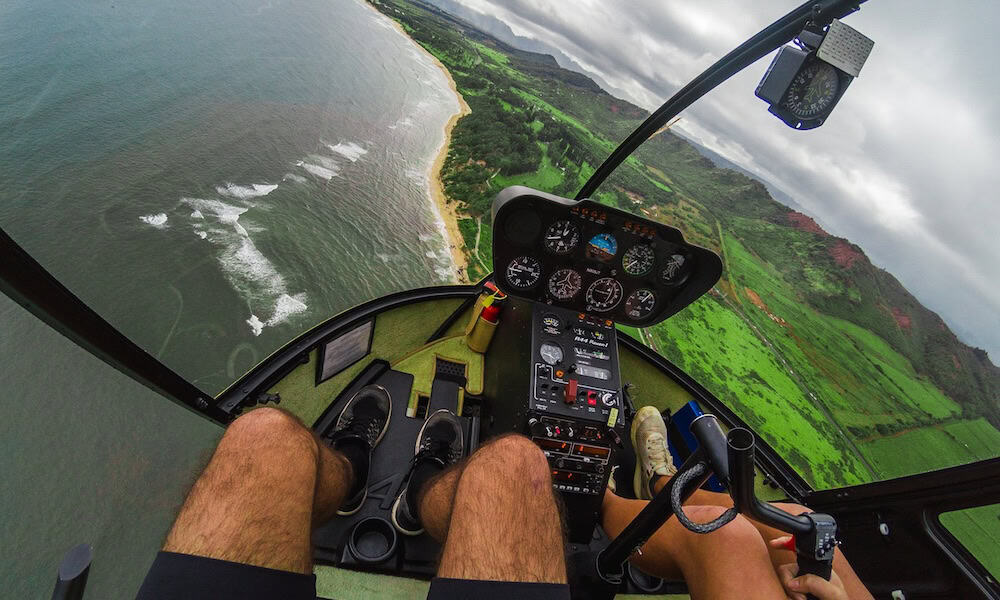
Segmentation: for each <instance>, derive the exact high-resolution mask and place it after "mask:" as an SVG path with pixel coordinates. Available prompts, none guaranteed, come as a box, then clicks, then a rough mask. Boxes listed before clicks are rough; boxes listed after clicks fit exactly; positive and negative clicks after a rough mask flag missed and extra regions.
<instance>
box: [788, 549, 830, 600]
mask: <svg viewBox="0 0 1000 600" xmlns="http://www.w3.org/2000/svg"><path fill="white" fill-rule="evenodd" d="M795 558H796V559H797V561H796V562H798V565H799V572H798V574H797V575H796V577H801V576H802V575H807V574H812V575H818V576H820V577H822V578H823V579H826V580H827V581H830V576H831V574H832V573H833V560H829V561H827V560H816V559H813V558H810V557H809V556H805V555H802V554H796V557H795ZM806 600H819V598H817V597H816V596H813V595H812V594H806Z"/></svg>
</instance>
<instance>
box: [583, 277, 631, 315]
mask: <svg viewBox="0 0 1000 600" xmlns="http://www.w3.org/2000/svg"><path fill="white" fill-rule="evenodd" d="M622 293H623V290H622V284H620V283H618V280H617V279H615V278H614V277H602V278H601V279H598V280H597V281H595V282H594V283H592V284H590V287H589V288H587V308H588V309H589V310H593V311H596V312H607V311H609V310H611V309H612V308H614V307H616V306H618V303H619V302H621V300H622Z"/></svg>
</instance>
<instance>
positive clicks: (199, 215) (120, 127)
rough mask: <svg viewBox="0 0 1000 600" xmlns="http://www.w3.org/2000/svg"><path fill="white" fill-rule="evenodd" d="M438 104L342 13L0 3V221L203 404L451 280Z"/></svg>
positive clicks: (311, 6) (389, 31)
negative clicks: (342, 316) (434, 198)
mask: <svg viewBox="0 0 1000 600" xmlns="http://www.w3.org/2000/svg"><path fill="white" fill-rule="evenodd" d="M457 110H458V104H457V100H456V99H455V97H454V95H453V93H452V92H451V91H450V90H449V89H448V86H447V80H446V79H445V76H444V75H443V74H442V73H441V72H440V71H439V70H438V69H437V68H436V67H435V65H434V64H433V63H432V62H431V61H430V59H429V58H428V57H427V56H426V55H424V54H423V53H422V52H421V51H420V50H419V49H418V47H417V46H416V45H415V44H414V43H413V42H412V41H410V40H409V39H407V38H406V37H405V36H403V35H402V34H400V33H399V32H398V31H396V30H395V29H394V28H393V27H392V25H391V23H390V22H389V21H388V19H386V18H385V17H383V16H381V15H379V14H378V13H376V12H375V11H374V10H372V9H370V8H369V7H367V6H365V5H364V4H362V3H361V2H360V1H358V0H304V1H297V2H292V1H290V0H286V1H282V0H262V1H261V0H224V1H221V2H208V3H206V2H194V1H191V0H180V1H179V2H169V3H162V2H153V1H151V0H138V1H132V2H116V1H115V0H106V1H101V2H96V1H77V0H73V1H70V0H41V1H39V0H8V1H7V2H5V3H3V5H2V6H0V226H2V227H3V228H4V229H5V230H6V231H7V232H8V233H10V234H11V235H12V236H13V237H14V238H15V239H16V240H18V242H19V243H21V244H22V245H23V246H24V247H25V248H26V249H27V250H28V251H29V252H31V253H32V254H33V255H34V256H35V257H36V258H38V259H39V260H40V261H41V262H42V264H43V265H45V266H46V267H47V268H48V269H50V270H51V271H52V272H53V273H54V274H55V275H56V276H57V277H59V278H60V279H61V280H62V281H63V282H64V283H66V284H67V285H68V286H69V287H70V289H72V290H73V291H74V292H75V293H77V294H78V295H79V296H81V297H82V298H83V299H84V300H85V301H86V302H87V303H89V304H90V305H92V306H93V307H95V308H96V309H97V310H98V311H99V312H100V313H101V314H102V315H103V316H104V317H105V318H107V319H108V320H109V321H111V322H112V323H113V324H114V325H116V326H117V327H119V328H120V329H121V330H122V331H124V332H125V333H126V334H128V335H129V336H130V337H131V338H132V339H133V340H135V341H136V342H137V343H139V344H140V345H141V346H143V347H144V348H146V349H147V350H149V351H150V352H151V353H153V354H154V355H156V356H157V357H159V358H160V359H161V360H163V361H164V362H165V363H167V364H168V365H169V366H171V367H172V368H174V369H175V370H177V371H178V372H179V373H181V374H182V375H183V376H185V377H187V378H189V379H190V380H192V381H194V382H195V383H196V384H198V385H199V386H201V387H202V389H204V390H206V391H207V392H209V393H213V394H214V393H217V392H218V391H220V390H221V389H223V388H224V387H225V386H226V385H228V384H229V383H231V382H232V381H233V380H234V379H235V378H236V377H238V376H239V375H241V374H242V373H244V372H245V371H246V370H247V369H248V368H250V367H251V366H253V365H254V364H256V363H257V362H258V361H259V360H260V359H262V358H264V357H265V356H267V355H268V354H269V353H270V352H272V351H273V350H274V349H275V348H277V347H278V346H280V345H281V344H283V343H284V342H286V341H288V340H289V339H291V338H293V337H294V336H295V335H297V334H298V333H300V332H302V331H304V330H305V329H307V328H309V327H310V326H312V325H314V324H316V323H318V322H320V321H322V320H324V319H325V318H327V317H329V316H331V315H334V314H336V313H338V312H340V311H342V310H344V309H347V308H349V307H351V306H354V305H356V304H358V303H360V302H363V301H365V300H369V299H372V298H375V297H378V296H381V295H384V294H386V293H389V292H392V291H396V290H400V289H407V288H412V287H418V286H427V285H434V284H439V283H445V282H449V281H451V278H452V265H451V258H450V254H449V252H448V248H447V244H446V243H445V238H444V236H443V235H442V230H441V226H440V223H439V222H438V220H437V219H436V218H435V214H434V212H433V210H432V205H431V202H430V199H429V197H428V195H427V172H428V168H429V166H430V163H431V162H432V160H433V155H434V154H435V151H436V149H437V148H439V147H440V145H441V143H442V142H443V137H444V134H443V125H444V123H445V121H446V120H447V119H448V117H449V116H450V115H451V114H453V113H454V112H457Z"/></svg>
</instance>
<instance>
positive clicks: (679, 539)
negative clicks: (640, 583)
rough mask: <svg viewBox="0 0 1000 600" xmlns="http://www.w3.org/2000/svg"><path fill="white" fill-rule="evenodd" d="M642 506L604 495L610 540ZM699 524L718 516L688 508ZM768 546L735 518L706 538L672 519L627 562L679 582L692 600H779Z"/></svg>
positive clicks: (716, 511) (604, 522)
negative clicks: (705, 599)
mask: <svg viewBox="0 0 1000 600" xmlns="http://www.w3.org/2000/svg"><path fill="white" fill-rule="evenodd" d="M646 504H647V501H645V500H627V499H625V498H621V497H619V496H616V495H614V494H613V493H611V492H610V491H608V492H606V493H605V494H604V503H603V506H602V507H601V515H602V517H601V518H602V525H603V527H604V530H605V531H606V532H607V534H608V535H609V536H610V537H611V538H612V539H614V538H615V537H617V536H618V535H619V534H620V533H621V532H622V530H623V529H624V528H625V526H626V525H628V523H629V522H630V521H631V520H632V519H633V518H635V516H636V515H637V514H639V511H641V510H642V509H643V508H644V507H645V506H646ZM685 512H686V513H687V515H688V516H689V517H691V518H692V519H694V520H695V521H698V522H707V521H711V520H713V519H715V518H716V517H718V516H719V515H721V514H722V512H723V509H722V508H719V507H715V506H688V507H685ZM767 550H768V549H767V546H766V544H764V540H763V539H761V536H760V534H759V533H757V530H756V529H754V527H753V525H751V524H750V522H749V521H748V520H747V519H744V518H743V517H737V518H736V519H734V520H733V521H731V522H730V523H728V524H726V525H724V526H723V527H722V528H720V529H718V530H716V531H714V532H712V533H709V534H697V533H692V532H690V531H688V530H687V529H685V528H684V526H683V525H681V524H680V522H678V521H677V519H675V518H672V519H670V520H668V521H667V522H666V523H665V524H664V525H663V527H661V528H660V529H659V530H657V532H656V533H655V534H653V536H652V537H651V538H649V540H648V541H647V542H646V543H645V545H643V546H642V549H641V553H637V554H634V555H632V557H631V559H630V561H631V562H632V563H633V564H634V565H636V566H637V567H639V568H640V569H642V570H643V571H644V572H646V573H648V574H650V575H655V576H657V577H661V578H664V579H668V580H678V579H683V580H684V581H685V582H686V583H687V586H688V589H689V590H690V591H691V597H693V598H745V599H748V600H749V599H754V598H761V599H764V598H767V599H772V598H784V597H785V593H784V591H783V589H782V587H781V583H780V582H779V581H778V577H777V575H776V573H775V570H774V566H773V565H772V564H771V561H770V559H769V557H768V554H767Z"/></svg>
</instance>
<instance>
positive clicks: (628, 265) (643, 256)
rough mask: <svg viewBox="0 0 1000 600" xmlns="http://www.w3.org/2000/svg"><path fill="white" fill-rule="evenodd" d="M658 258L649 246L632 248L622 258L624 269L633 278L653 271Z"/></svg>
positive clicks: (642, 245) (643, 245) (640, 245)
mask: <svg viewBox="0 0 1000 600" xmlns="http://www.w3.org/2000/svg"><path fill="white" fill-rule="evenodd" d="M655 260H656V257H655V256H654V254H653V249H652V248H650V247H649V244H639V245H636V246H632V247H631V248H629V249H628V250H626V251H625V255H624V256H622V269H624V270H625V272H626V273H628V274H629V275H632V276H633V277H641V276H642V275H645V274H646V273H649V272H650V271H652V270H653V263H654V262H655Z"/></svg>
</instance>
